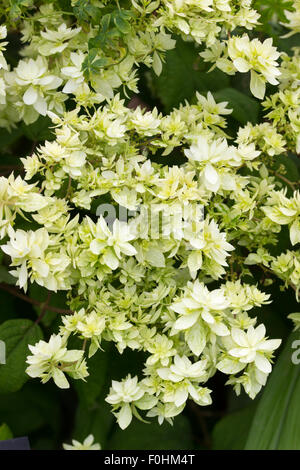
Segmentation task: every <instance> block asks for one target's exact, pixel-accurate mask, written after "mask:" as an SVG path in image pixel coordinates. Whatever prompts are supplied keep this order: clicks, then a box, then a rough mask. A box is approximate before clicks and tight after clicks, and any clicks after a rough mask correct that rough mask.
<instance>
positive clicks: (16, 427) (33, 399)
mask: <svg viewBox="0 0 300 470" xmlns="http://www.w3.org/2000/svg"><path fill="white" fill-rule="evenodd" d="M65 393H66V392H65V391H64V396H65ZM68 398H69V397H68V396H67V397H66V399H68ZM61 405H62V400H61V396H60V390H58V388H57V387H56V386H55V385H54V384H46V385H43V384H41V383H40V382H38V381H36V382H34V381H30V382H27V384H25V385H24V387H23V388H22V390H20V391H19V392H15V393H8V394H5V395H1V399H0V416H1V420H2V421H3V422H5V423H6V424H7V425H8V426H9V428H10V429H11V431H12V433H13V435H14V436H26V435H29V434H30V433H32V432H34V431H37V430H38V429H41V428H45V431H46V432H49V435H50V437H51V438H52V439H53V438H55V437H56V436H57V434H58V433H59V431H60V426H61V417H62V413H61V412H62V410H61ZM44 435H45V434H44Z"/></svg>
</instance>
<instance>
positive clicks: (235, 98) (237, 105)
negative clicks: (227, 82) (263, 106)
mask: <svg viewBox="0 0 300 470" xmlns="http://www.w3.org/2000/svg"><path fill="white" fill-rule="evenodd" d="M214 97H215V98H216V100H217V101H218V102H220V101H228V103H229V105H228V108H231V109H232V114H231V116H232V117H233V118H234V119H236V120H237V121H238V122H239V123H240V124H247V122H249V121H250V122H252V123H253V124H255V123H257V121H258V114H259V104H258V102H257V100H255V99H254V98H252V97H251V96H247V95H245V94H244V93H241V92H240V91H238V90H235V89H234V88H224V89H223V90H220V91H216V92H215V93H214Z"/></svg>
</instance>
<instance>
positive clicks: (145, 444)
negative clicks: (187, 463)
mask: <svg viewBox="0 0 300 470" xmlns="http://www.w3.org/2000/svg"><path fill="white" fill-rule="evenodd" d="M193 448H194V442H193V436H192V430H191V427H190V424H189V421H188V420H187V418H186V417H185V416H182V415H181V416H177V417H176V418H175V419H174V424H173V426H170V424H169V423H167V422H164V423H163V424H162V425H159V424H158V423H156V422H151V424H145V423H142V422H141V421H138V420H137V419H134V420H133V422H132V423H131V424H130V426H129V427H128V428H127V429H125V430H124V431H122V430H121V429H120V428H117V430H116V432H115V433H114V434H113V436H112V438H111V440H110V441H109V443H108V449H110V450H112V449H117V450H167V449H172V450H186V449H193Z"/></svg>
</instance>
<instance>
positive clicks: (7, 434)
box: [0, 423, 13, 441]
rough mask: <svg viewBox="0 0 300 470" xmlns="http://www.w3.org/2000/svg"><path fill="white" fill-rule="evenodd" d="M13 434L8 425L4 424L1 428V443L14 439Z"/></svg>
mask: <svg viewBox="0 0 300 470" xmlns="http://www.w3.org/2000/svg"><path fill="white" fill-rule="evenodd" d="M12 438H13V434H12V432H11V430H10V429H9V427H8V426H7V424H5V423H3V424H1V426H0V441H6V440H8V439H12Z"/></svg>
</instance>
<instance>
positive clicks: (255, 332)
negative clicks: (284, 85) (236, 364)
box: [228, 324, 281, 374]
mask: <svg viewBox="0 0 300 470" xmlns="http://www.w3.org/2000/svg"><path fill="white" fill-rule="evenodd" d="M265 334H266V328H265V326H264V325H263V324H261V325H259V326H258V327H257V328H254V327H253V326H250V327H249V328H248V330H247V333H246V332H244V331H242V330H240V329H238V328H233V329H232V331H231V337H232V340H233V343H234V345H233V346H234V347H233V348H232V349H230V350H229V351H228V352H229V354H230V355H231V356H233V357H236V358H239V361H240V362H241V363H243V364H248V363H251V362H254V363H255V365H256V367H257V368H258V369H259V370H260V371H261V372H263V373H265V374H269V373H270V372H271V370H272V366H271V363H270V361H269V360H268V358H267V357H266V356H265V354H266V353H267V354H272V352H273V351H274V350H275V349H277V348H278V347H279V346H280V344H281V340H280V339H269V340H267V339H265Z"/></svg>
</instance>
